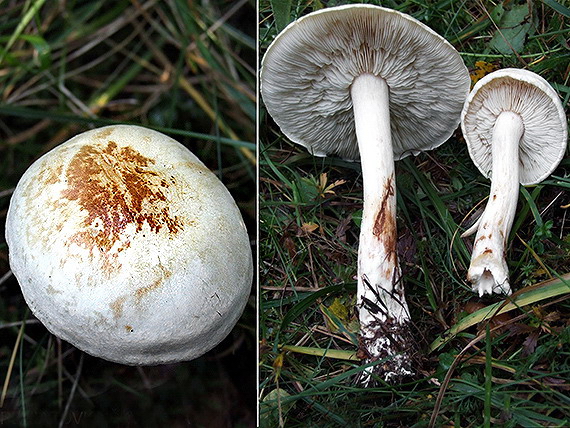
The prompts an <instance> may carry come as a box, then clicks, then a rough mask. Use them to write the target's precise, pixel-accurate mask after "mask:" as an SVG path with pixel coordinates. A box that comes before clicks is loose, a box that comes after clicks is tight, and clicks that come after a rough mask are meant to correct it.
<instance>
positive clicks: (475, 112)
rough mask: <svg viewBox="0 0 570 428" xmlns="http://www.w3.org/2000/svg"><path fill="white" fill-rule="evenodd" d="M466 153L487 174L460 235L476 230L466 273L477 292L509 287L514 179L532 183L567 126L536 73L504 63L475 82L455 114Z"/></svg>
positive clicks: (555, 157) (546, 169) (551, 163)
mask: <svg viewBox="0 0 570 428" xmlns="http://www.w3.org/2000/svg"><path fill="white" fill-rule="evenodd" d="M461 128H462V130H463V135H464V137H465V140H466V141H467V147H468V149H469V154H470V155H471V159H472V160H473V162H474V163H475V165H476V166H477V168H479V171H481V173H482V174H483V175H484V176H485V177H487V178H491V191H490V194H489V199H488V201H487V206H486V207H485V211H484V212H483V214H482V216H481V217H480V218H479V220H478V221H477V222H476V223H475V224H474V225H473V226H472V227H471V228H469V229H468V230H467V231H465V232H464V233H463V235H462V236H469V235H471V234H473V233H474V232H475V231H477V235H476V236H475V244H474V246H473V253H472V256H471V265H470V266H469V271H468V272H467V279H468V280H469V281H470V282H471V284H472V286H473V290H474V291H476V292H478V293H479V295H480V296H482V295H483V294H484V293H489V294H491V293H505V294H510V293H511V287H510V285H509V270H508V267H507V262H506V259H505V251H506V250H505V246H506V243H507V240H508V238H509V233H510V231H511V226H512V224H513V220H514V217H515V212H516V207H517V199H518V194H519V183H521V184H523V185H529V184H536V183H539V182H541V181H542V180H544V179H545V178H546V177H547V176H549V175H550V173H551V172H552V171H554V169H555V168H556V167H557V166H558V164H559V163H560V160H561V159H562V157H563V156H564V150H565V149H566V141H567V139H568V129H567V124H566V116H565V114H564V109H563V107H562V103H561V102H560V99H559V98H558V95H557V94H556V92H555V91H554V89H552V87H551V86H550V85H549V84H548V82H547V81H546V80H544V79H543V78H542V77H540V76H539V75H537V74H535V73H533V72H531V71H527V70H519V69H510V68H506V69H503V70H499V71H495V72H493V73H491V74H488V75H487V76H485V77H484V78H482V79H481V80H479V81H478V82H477V84H476V85H475V87H474V88H473V91H471V93H470V94H469V97H468V99H467V101H466V102H465V106H464V108H463V112H462V114H461Z"/></svg>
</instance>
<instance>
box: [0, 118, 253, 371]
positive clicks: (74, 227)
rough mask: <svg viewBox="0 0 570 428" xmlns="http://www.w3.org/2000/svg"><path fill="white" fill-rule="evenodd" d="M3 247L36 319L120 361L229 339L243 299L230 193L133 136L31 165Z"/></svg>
mask: <svg viewBox="0 0 570 428" xmlns="http://www.w3.org/2000/svg"><path fill="white" fill-rule="evenodd" d="M6 241H7V243H8V247H9V256H10V266H11V268H12V271H13V272H14V274H15V276H16V278H17V279H18V282H19V283H20V286H21V288H22V292H23V294H24V297H25V299H26V302H27V303H28V305H29V306H30V308H31V310H32V312H33V313H34V314H35V316H36V317H37V318H38V319H39V320H40V321H41V322H42V323H43V324H44V325H45V326H46V327H47V328H48V330H50V331H51V332H52V333H53V334H55V335H56V336H58V337H60V338H62V339H64V340H66V341H68V342H70V343H71V344H73V345H75V346H76V347H78V348H79V349H82V350H84V351H85V352H87V353H89V354H92V355H94V356H98V357H101V358H104V359H107V360H110V361H115V362H119V363H124V364H132V365H152V364H161V363H171V362H176V361H180V360H189V359H192V358H195V357H198V356H199V355H201V354H203V353H205V352H206V351H208V350H210V349H211V348H213V347H214V346H215V345H216V344H218V343H219V342H220V341H221V340H222V339H223V338H224V337H225V336H226V335H227V334H228V333H229V332H230V330H231V329H232V328H233V326H234V325H235V323H236V322H237V320H238V318H239V317H240V315H241V313H242V311H243V309H244V306H245V303H246V301H247V298H248V296H249V294H250V290H251V283H252V274H253V266H252V256H251V249H250V245H249V239H248V235H247V233H246V229H245V225H244V223H243V220H242V218H241V215H240V212H239V210H238V208H237V206H236V204H235V202H234V200H233V199H232V197H231V195H230V194H229V192H228V191H227V189H226V188H225V187H224V186H223V184H222V183H221V182H220V181H219V180H218V179H217V177H216V176H215V175H214V174H213V173H212V172H211V171H210V170H209V169H207V168H206V167H205V166H204V164H203V163H202V162H201V161H200V160H199V159H198V158H197V157H196V156H194V155H193V154H192V153H191V152H190V151H189V150H188V149H186V148H185V147H184V146H182V145H181V144H179V143H178V142H176V141H175V140H173V139H172V138H169V137H167V136H166V135H163V134H161V133H159V132H156V131H153V130H150V129H146V128H143V127H138V126H127V125H117V126H108V127H104V128H99V129H95V130H92V131H88V132H85V133H83V134H80V135H77V136H76V137H74V138H72V139H70V140H69V141H67V142H65V143H63V144H61V145H59V146H58V147H56V148H54V149H53V150H51V151H50V152H48V153H46V154H45V155H44V156H42V157H41V158H40V159H38V160H37V161H36V162H34V164H32V166H30V168H29V169H28V170H27V171H26V172H25V174H24V175H23V177H22V178H21V180H20V182H19V183H18V185H17V187H16V190H15V192H14V195H13V197H12V200H11V203H10V208H9V210H8V215H7V221H6Z"/></svg>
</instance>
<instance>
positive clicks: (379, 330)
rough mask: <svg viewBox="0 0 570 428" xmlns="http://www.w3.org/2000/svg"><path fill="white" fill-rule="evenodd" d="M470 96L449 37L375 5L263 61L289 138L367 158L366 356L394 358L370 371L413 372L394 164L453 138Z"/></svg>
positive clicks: (316, 149)
mask: <svg viewBox="0 0 570 428" xmlns="http://www.w3.org/2000/svg"><path fill="white" fill-rule="evenodd" d="M468 92H469V75H468V72H467V69H466V67H465V65H464V63H463V61H462V60H461V58H460V56H459V54H458V53H457V51H456V50H455V49H454V48H453V47H452V46H451V45H450V44H449V43H448V42H447V41H446V40H444V39H443V38H442V37H441V36H439V35H438V34H436V33H435V32H434V31H433V30H431V29H430V28H428V27H427V26H425V25H424V24H422V23H420V22H418V21H417V20H415V19H413V18H411V17H410V16H408V15H405V14H402V13H399V12H396V11H394V10H390V9H385V8H381V7H377V6H368V5H354V6H340V7H335V8H329V9H323V10H321V11H318V12H314V13H311V14H309V15H306V16H304V17H302V18H301V19H299V20H297V21H295V22H293V23H291V24H290V25H289V26H288V27H287V28H286V29H285V30H284V31H283V32H281V33H280V34H279V35H278V36H277V38H276V39H275V40H274V41H273V43H272V44H271V46H270V47H269V48H268V50H267V52H266V53H265V55H264V57H263V61H262V68H261V93H262V96H263V101H264V102H265V105H266V107H267V111H268V112H269V113H270V115H271V116H272V117H273V119H274V120H275V122H276V123H277V124H278V125H279V127H280V128H281V130H282V131H283V133H284V134H285V135H286V136H287V137H288V138H289V139H291V140H292V141H293V142H295V143H298V144H301V145H303V146H305V147H307V148H308V149H309V151H310V152H311V153H312V154H314V155H317V156H325V155H329V154H337V155H339V156H341V157H343V158H345V159H352V160H360V162H361V165H362V175H363V182H364V209H363V218H362V225H361V232H360V244H359V252H358V291H357V293H358V294H357V306H358V310H359V318H360V340H361V345H360V351H361V354H363V355H364V356H365V360H366V361H369V362H370V361H377V360H380V359H385V360H386V361H384V362H383V364H381V365H380V364H379V365H377V366H376V367H375V369H374V370H373V371H376V372H377V373H381V374H382V376H383V378H384V379H386V380H395V379H397V378H399V377H401V376H405V375H409V374H411V373H412V372H413V368H412V365H411V360H410V355H409V353H410V351H411V347H410V342H409V340H410V334H409V319H410V315H409V310H408V306H407V304H406V300H405V297H404V288H403V284H402V281H401V272H400V268H399V265H398V260H397V254H396V241H397V234H396V183H395V180H396V177H395V171H394V160H395V159H396V160H397V159H402V158H404V157H406V156H408V155H410V154H413V155H416V154H418V153H419V152H421V151H425V150H429V149H433V148H435V147H437V146H439V145H440V144H442V143H443V142H444V141H446V140H447V139H448V138H449V136H450V135H451V134H452V132H453V131H454V130H455V128H456V127H457V125H458V124H459V114H460V112H461V108H462V106H463V102H464V101H465V98H466V97H467V94H468ZM370 372H371V371H367V372H366V373H367V375H366V376H365V377H364V382H368V381H369V380H370V378H371V377H370Z"/></svg>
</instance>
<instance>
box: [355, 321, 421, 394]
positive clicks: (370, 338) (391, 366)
mask: <svg viewBox="0 0 570 428" xmlns="http://www.w3.org/2000/svg"><path fill="white" fill-rule="evenodd" d="M414 343H415V341H414V339H413V337H412V334H411V330H410V323H409V322H407V321H404V322H402V323H399V322H397V321H396V320H394V319H391V318H389V319H387V320H384V321H380V320H378V321H373V322H371V323H369V324H368V325H365V326H361V334H360V337H359V350H358V352H359V356H360V357H362V358H363V360H364V363H365V364H368V363H372V362H375V361H380V362H379V363H378V364H376V365H374V366H372V367H369V368H367V369H365V370H364V371H363V372H362V373H361V374H360V377H359V379H358V383H360V384H361V385H363V386H367V387H368V386H372V385H373V384H374V383H375V381H374V376H373V375H377V376H379V377H380V378H382V380H384V381H385V382H388V383H396V382H399V381H401V380H402V379H404V378H407V377H410V376H413V375H414V370H413V368H412V357H413V354H414V350H415V346H414Z"/></svg>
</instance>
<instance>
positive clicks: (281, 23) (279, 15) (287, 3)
mask: <svg viewBox="0 0 570 428" xmlns="http://www.w3.org/2000/svg"><path fill="white" fill-rule="evenodd" d="M271 9H272V10H273V15H275V26H276V27H277V31H281V30H283V29H284V28H285V27H286V26H287V24H289V21H290V15H291V0H271Z"/></svg>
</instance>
